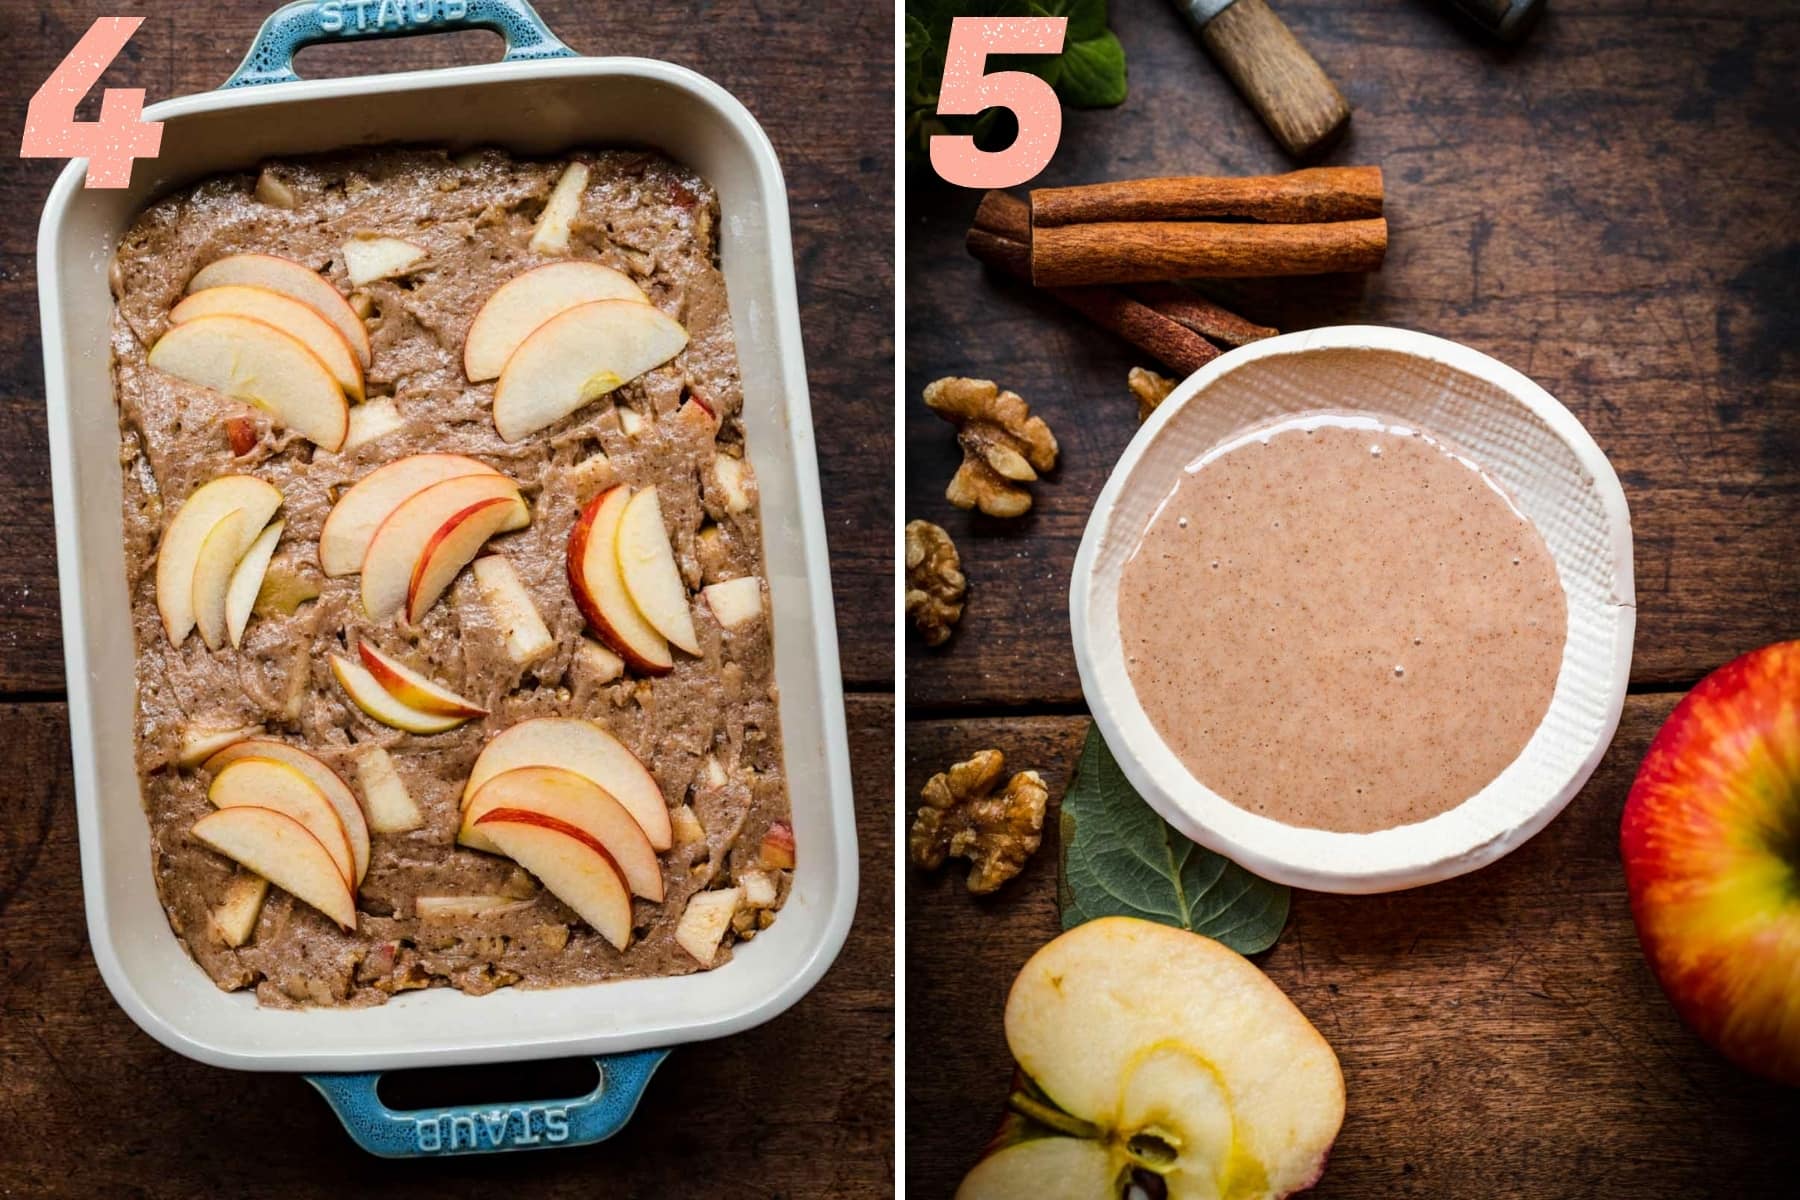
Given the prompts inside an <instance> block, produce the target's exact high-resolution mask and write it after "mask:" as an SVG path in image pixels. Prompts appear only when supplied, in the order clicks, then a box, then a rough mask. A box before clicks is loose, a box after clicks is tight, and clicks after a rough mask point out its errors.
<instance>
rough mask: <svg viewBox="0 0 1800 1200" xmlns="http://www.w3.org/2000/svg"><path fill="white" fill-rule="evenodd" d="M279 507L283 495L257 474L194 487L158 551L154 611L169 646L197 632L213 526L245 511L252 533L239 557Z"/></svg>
mask: <svg viewBox="0 0 1800 1200" xmlns="http://www.w3.org/2000/svg"><path fill="white" fill-rule="evenodd" d="M280 507H281V493H280V492H278V491H276V490H275V488H274V486H273V485H271V484H268V483H264V482H263V481H262V480H260V479H258V478H256V477H255V476H254V475H224V476H221V477H220V478H218V479H215V480H213V481H211V482H210V483H205V484H202V485H200V486H199V487H198V488H196V489H194V492H193V494H192V495H190V496H189V497H188V498H187V500H186V501H185V502H184V503H183V504H182V506H181V508H180V509H179V510H178V511H177V512H176V513H175V517H174V519H173V520H171V521H170V522H169V527H168V529H166V530H164V531H163V536H162V541H161V542H160V543H158V545H157V548H156V607H157V611H158V612H159V613H160V614H161V616H162V623H163V631H164V632H165V633H167V634H168V635H169V641H170V643H171V644H173V645H176V646H179V645H181V643H182V641H183V640H184V639H185V638H186V637H187V635H188V634H189V633H190V632H192V630H193V628H194V620H195V615H194V574H195V571H196V570H197V568H198V565H199V561H200V551H201V548H202V547H203V546H204V545H205V544H206V539H207V536H208V535H209V534H211V533H212V531H213V527H214V526H216V525H217V524H218V523H219V522H220V521H222V520H224V519H225V518H226V517H227V516H229V515H230V514H232V513H233V512H237V511H239V510H242V513H243V517H244V522H245V525H246V526H247V527H248V528H249V530H250V534H249V536H248V537H246V538H245V539H244V544H243V545H242V546H239V547H238V548H237V549H238V556H239V557H241V556H242V554H243V552H244V551H245V550H247V549H249V544H250V539H251V538H253V537H255V534H256V531H257V530H259V529H261V528H262V527H263V526H264V525H266V524H268V521H269V518H270V517H272V516H274V515H275V510H276V509H277V508H280ZM233 561H234V562H235V561H236V558H234V559H233Z"/></svg>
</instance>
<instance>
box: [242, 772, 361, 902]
mask: <svg viewBox="0 0 1800 1200" xmlns="http://www.w3.org/2000/svg"><path fill="white" fill-rule="evenodd" d="M206 798H207V799H208V800H210V801H212V803H213V807H215V808H243V807H246V806H247V807H251V808H269V809H273V810H275V811H276V812H278V813H282V814H284V815H286V816H289V817H292V818H293V819H294V820H296V821H298V822H300V824H302V825H304V826H305V827H306V831H307V832H308V833H310V834H312V835H313V836H314V837H316V838H318V839H319V844H320V845H322V846H324V847H325V849H326V850H327V851H328V852H329V853H330V854H331V860H332V861H333V862H335V863H336V864H337V865H338V870H339V872H340V873H341V874H342V875H343V877H344V883H345V885H346V886H348V887H352V888H353V887H355V886H356V883H357V878H356V859H355V857H354V856H353V855H352V854H351V852H350V835H349V834H348V833H347V832H346V831H345V829H344V822H343V821H342V820H341V819H340V818H339V817H338V814H337V809H335V808H333V807H332V806H331V801H329V800H327V799H326V798H325V793H323V792H321V791H320V790H319V789H318V788H316V787H314V786H313V785H312V782H311V781H310V780H308V779H307V778H306V776H304V775H302V774H301V773H300V772H299V771H296V770H295V769H294V768H293V767H291V766H289V765H288V764H286V763H284V762H276V761H275V760H274V759H272V758H255V757H249V758H239V759H235V760H233V761H232V762H229V763H227V764H225V766H224V768H223V769H221V770H220V771H219V773H218V774H217V775H215V776H213V781H212V786H211V787H209V788H208V789H207V790H206Z"/></svg>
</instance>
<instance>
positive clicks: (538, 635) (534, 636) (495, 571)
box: [470, 554, 556, 665]
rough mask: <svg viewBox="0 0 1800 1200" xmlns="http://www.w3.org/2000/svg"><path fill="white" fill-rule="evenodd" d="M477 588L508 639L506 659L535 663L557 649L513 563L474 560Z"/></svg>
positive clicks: (489, 558)
mask: <svg viewBox="0 0 1800 1200" xmlns="http://www.w3.org/2000/svg"><path fill="white" fill-rule="evenodd" d="M470 569H471V570H472V571H474V572H475V586H476V587H477V588H479V589H480V591H481V598H482V599H483V600H485V601H486V602H487V606H488V608H489V609H491V610H492V611H493V615H494V622H495V623H496V624H497V625H499V626H500V632H501V634H502V635H503V636H504V637H505V638H506V656H507V657H508V658H510V659H512V660H513V661H514V662H515V663H519V664H520V665H524V664H525V663H531V662H536V661H537V660H538V659H540V658H542V657H543V656H544V655H546V654H548V653H550V651H551V650H552V649H553V648H555V646H556V639H555V638H553V637H551V636H550V628H549V626H547V625H545V624H544V618H543V617H542V616H540V615H539V614H538V610H537V605H536V604H534V603H533V602H532V599H531V593H530V592H528V591H526V590H525V582H524V581H523V580H522V579H520V578H519V572H518V570H517V569H515V568H514V567H513V565H512V560H511V559H509V558H507V557H506V556H505V555H502V554H489V555H487V556H486V557H484V558H478V559H476V560H475V563H474V565H473V566H472V567H471V568H470Z"/></svg>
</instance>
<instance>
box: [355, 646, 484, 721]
mask: <svg viewBox="0 0 1800 1200" xmlns="http://www.w3.org/2000/svg"><path fill="white" fill-rule="evenodd" d="M356 650H357V653H358V655H360V656H361V658H362V661H363V666H365V667H367V668H368V669H369V674H371V675H373V676H374V677H375V682H377V683H379V684H380V685H381V686H382V687H384V688H386V689H387V693H388V695H390V696H392V697H393V698H394V699H396V700H398V701H399V702H400V703H402V704H404V705H406V707H408V708H416V709H418V710H419V711H420V712H422V713H431V714H432V715H433V716H439V717H485V716H487V709H485V708H482V707H480V706H479V705H477V704H475V703H474V702H473V701H470V700H465V699H463V698H462V697H461V696H459V695H457V694H456V693H455V692H453V691H451V690H450V689H449V688H447V687H445V686H444V685H443V684H441V683H439V682H437V681H436V680H434V679H431V678H428V677H427V676H425V675H421V674H420V673H419V672H417V671H415V670H413V669H412V668H411V667H409V666H407V665H406V664H405V663H403V662H401V661H400V660H398V659H396V658H391V657H389V656H388V655H386V654H383V653H382V652H381V651H380V650H377V649H376V648H375V647H374V646H373V645H372V644H371V643H369V642H367V641H360V642H358V643H357V645H356Z"/></svg>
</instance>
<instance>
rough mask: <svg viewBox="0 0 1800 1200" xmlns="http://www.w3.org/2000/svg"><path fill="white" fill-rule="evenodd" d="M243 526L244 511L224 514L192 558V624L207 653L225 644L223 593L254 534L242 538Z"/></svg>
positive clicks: (228, 587) (244, 523) (228, 586)
mask: <svg viewBox="0 0 1800 1200" xmlns="http://www.w3.org/2000/svg"><path fill="white" fill-rule="evenodd" d="M246 524H248V522H247V521H245V519H244V510H243V509H241V508H240V509H236V510H234V511H232V512H228V513H226V514H225V515H224V516H223V517H221V518H219V523H218V524H217V525H214V526H213V527H212V532H211V533H209V534H207V535H206V540H205V541H204V542H201V543H200V554H199V556H198V557H197V558H195V559H194V583H193V588H194V599H193V604H194V624H195V625H197V626H198V627H199V629H200V640H201V641H203V642H205V643H206V648H207V649H208V650H217V649H218V648H219V647H221V646H223V645H224V644H225V594H226V592H228V591H229V590H230V588H231V575H232V572H233V571H235V570H236V569H237V564H238V558H239V556H240V555H241V554H242V553H243V551H244V548H245V543H246V542H248V541H250V540H251V539H252V538H254V537H255V532H254V531H252V532H251V535H250V537H248V538H247V537H245V536H244V526H245V525H246Z"/></svg>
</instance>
